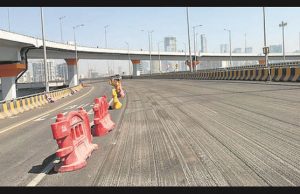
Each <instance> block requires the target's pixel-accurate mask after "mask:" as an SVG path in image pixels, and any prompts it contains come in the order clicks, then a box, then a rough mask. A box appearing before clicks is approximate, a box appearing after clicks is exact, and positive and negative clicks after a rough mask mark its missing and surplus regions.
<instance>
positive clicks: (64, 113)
mask: <svg viewBox="0 0 300 194" xmlns="http://www.w3.org/2000/svg"><path fill="white" fill-rule="evenodd" d="M67 113H68V111H66V112H63V113H62V114H63V115H66V114H67ZM56 117H57V115H56V116H54V117H52V118H51V119H52V120H54V119H56Z"/></svg>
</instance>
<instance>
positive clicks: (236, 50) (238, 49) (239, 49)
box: [232, 48, 242, 53]
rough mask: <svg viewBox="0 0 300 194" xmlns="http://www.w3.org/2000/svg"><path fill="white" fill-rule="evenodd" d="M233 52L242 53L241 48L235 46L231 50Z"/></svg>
mask: <svg viewBox="0 0 300 194" xmlns="http://www.w3.org/2000/svg"><path fill="white" fill-rule="evenodd" d="M232 52H233V53H242V48H235V49H233V51H232Z"/></svg>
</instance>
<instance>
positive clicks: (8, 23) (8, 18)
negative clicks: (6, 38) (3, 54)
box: [7, 8, 10, 31]
mask: <svg viewBox="0 0 300 194" xmlns="http://www.w3.org/2000/svg"><path fill="white" fill-rule="evenodd" d="M7 19H8V31H10V17H9V8H7Z"/></svg>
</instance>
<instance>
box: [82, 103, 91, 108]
mask: <svg viewBox="0 0 300 194" xmlns="http://www.w3.org/2000/svg"><path fill="white" fill-rule="evenodd" d="M89 104H90V103H87V104H85V105H83V106H82V108H84V107H86V106H88V105H89Z"/></svg>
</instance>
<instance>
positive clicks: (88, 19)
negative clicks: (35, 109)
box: [0, 7, 300, 73]
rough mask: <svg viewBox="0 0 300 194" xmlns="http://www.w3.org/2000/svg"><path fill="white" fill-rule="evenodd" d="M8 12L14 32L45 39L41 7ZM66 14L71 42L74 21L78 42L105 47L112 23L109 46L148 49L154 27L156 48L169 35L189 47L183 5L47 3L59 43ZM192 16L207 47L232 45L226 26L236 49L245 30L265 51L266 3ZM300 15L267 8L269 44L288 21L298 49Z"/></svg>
mask: <svg viewBox="0 0 300 194" xmlns="http://www.w3.org/2000/svg"><path fill="white" fill-rule="evenodd" d="M9 16H10V30H11V31H12V32H16V33H20V34H24V35H29V36H34V37H39V38H41V22H40V8H39V7H33V8H31V7H11V8H9ZM62 16H66V17H65V18H64V19H63V20H62V22H63V39H64V41H65V42H66V41H73V39H74V38H73V29H72V27H73V26H75V25H78V24H84V26H83V27H81V28H78V29H77V30H76V38H77V42H78V44H79V45H82V46H89V47H97V46H98V47H101V48H104V47H105V35H104V26H105V25H109V27H108V28H107V43H108V44H107V45H108V48H114V49H127V45H126V44H125V41H126V42H128V43H129V47H130V49H133V50H140V49H143V50H148V48H149V45H148V33H147V31H148V30H153V31H154V32H153V33H152V40H153V50H157V42H159V41H163V39H164V37H167V36H172V37H176V40H177V45H176V47H177V50H184V43H185V44H186V46H187V49H188V42H187V39H188V37H187V24H186V8H185V7H169V8H168V7H132V8H131V7H95V8H93V7H84V8H80V7H74V8H72V7H45V8H44V17H45V35H46V39H47V40H51V41H57V42H60V40H61V35H60V22H59V17H62ZM189 16H190V27H191V32H190V33H191V34H190V35H191V38H192V40H193V33H192V26H195V25H199V24H201V25H203V26H202V27H198V28H196V30H197V32H198V33H199V34H205V37H206V40H207V51H208V52H220V45H221V44H229V41H228V32H226V31H224V28H226V29H230V30H231V33H232V49H235V48H242V51H244V48H245V33H246V42H247V47H252V48H253V52H254V53H262V47H263V15H262V7H190V8H189ZM0 18H1V20H0V28H1V29H3V30H8V28H9V25H8V8H6V7H1V8H0ZM299 18H300V8H299V7H295V8H294V7H283V8H281V7H266V31H267V45H268V46H269V45H278V44H282V31H281V30H282V29H281V28H280V27H279V23H281V21H284V22H287V26H286V27H285V50H286V53H288V52H294V51H295V50H299V32H300V26H299V25H298V24H299V21H298V20H299ZM141 30H144V31H141ZM199 37H200V36H199ZM192 40H191V47H192V50H193V41H192ZM199 41H200V38H199ZM199 45H200V44H199ZM161 50H163V44H161ZM187 52H188V50H187ZM58 63H59V62H58ZM81 63H83V64H85V63H86V64H87V63H90V64H91V63H94V64H96V63H99V64H103V63H105V64H107V63H106V62H103V61H102V62H100V61H97V62H96V61H94V60H80V61H79V64H81ZM110 63H115V65H114V66H115V72H117V71H118V66H119V65H120V64H117V63H121V64H123V63H124V65H122V69H123V71H128V65H127V67H126V64H128V62H127V61H120V62H116V61H115V62H110ZM95 66H96V65H95ZM97 69H98V67H97ZM104 69H105V70H106V71H107V67H106V66H105V68H103V66H101V68H99V70H101V71H104ZM79 71H83V72H85V73H86V72H87V65H85V66H79ZM80 73H81V72H80ZM100 73H104V72H100Z"/></svg>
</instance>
